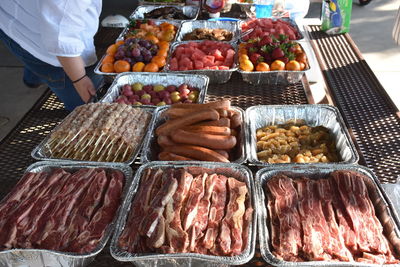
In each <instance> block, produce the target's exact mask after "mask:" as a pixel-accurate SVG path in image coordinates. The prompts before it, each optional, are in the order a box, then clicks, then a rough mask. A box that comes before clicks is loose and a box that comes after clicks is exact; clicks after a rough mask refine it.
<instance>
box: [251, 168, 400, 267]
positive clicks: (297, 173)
mask: <svg viewBox="0 0 400 267" xmlns="http://www.w3.org/2000/svg"><path fill="white" fill-rule="evenodd" d="M336 170H349V171H355V172H358V173H360V174H363V175H365V176H366V178H365V179H364V182H365V184H366V186H367V189H368V193H369V195H370V198H371V201H372V203H373V204H374V207H375V212H376V214H377V217H378V218H379V220H380V222H381V224H382V226H383V229H384V232H385V233H386V234H385V236H386V237H388V239H389V242H390V243H391V244H392V245H393V246H394V248H395V250H397V252H398V253H399V252H400V230H399V227H400V224H399V221H398V220H397V219H396V217H395V216H393V214H394V213H393V212H394V209H393V205H392V203H391V202H390V200H389V199H388V197H387V196H386V194H385V192H384V190H383V189H382V187H381V185H380V183H379V181H378V179H377V178H376V177H375V175H374V173H373V172H372V171H371V170H370V169H368V168H366V167H363V166H360V165H350V164H348V165H337V164H330V165H325V166H319V167H316V168H310V167H308V166H294V165H290V166H286V167H284V166H279V167H271V168H269V167H268V168H263V169H261V170H259V171H258V172H257V174H256V178H255V180H256V181H255V182H256V188H257V189H256V190H257V193H258V199H259V209H258V212H259V213H258V226H259V236H258V237H259V241H260V251H261V255H262V257H263V258H264V260H265V261H266V262H268V263H269V264H271V265H273V266H292V267H294V266H299V267H303V266H317V267H319V266H339V267H350V266H360V267H361V266H363V267H364V266H365V267H367V266H398V265H397V264H384V265H377V264H365V263H359V262H326V261H308V262H288V261H283V260H280V259H278V258H276V257H275V256H274V255H273V254H272V252H271V248H272V246H271V242H270V237H269V236H270V229H269V225H270V224H269V220H270V217H269V215H268V212H267V207H266V196H265V193H264V190H263V189H264V188H265V184H266V182H267V181H268V180H269V179H271V178H272V177H273V176H275V175H277V174H278V173H282V172H284V173H285V174H287V175H288V176H290V177H301V176H306V177H308V178H311V179H321V178H322V177H324V176H326V175H327V174H329V173H331V172H333V171H336ZM321 176H322V177H321Z"/></svg>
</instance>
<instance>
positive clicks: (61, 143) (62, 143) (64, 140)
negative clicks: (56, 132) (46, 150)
mask: <svg viewBox="0 0 400 267" xmlns="http://www.w3.org/2000/svg"><path fill="white" fill-rule="evenodd" d="M68 138H69V135H68V134H67V135H66V136H65V137H64V138H63V139H62V140H60V141H59V142H58V143H57V144H56V146H55V147H54V148H53V149H54V150H56V149H57V147H58V146H59V145H64V142H66V141H67V140H68Z"/></svg>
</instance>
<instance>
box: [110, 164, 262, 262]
mask: <svg viewBox="0 0 400 267" xmlns="http://www.w3.org/2000/svg"><path fill="white" fill-rule="evenodd" d="M188 167H201V168H207V169H208V170H209V171H213V172H216V173H219V174H223V175H226V176H228V177H229V176H230V177H235V178H236V179H238V180H239V181H242V182H245V183H246V185H247V188H248V189H249V196H250V201H251V206H252V207H253V209H254V211H253V221H252V223H251V224H250V225H249V227H250V229H249V239H248V243H247V246H246V249H245V250H244V251H243V253H242V254H241V255H238V256H233V257H225V256H213V255H203V254H197V253H176V254H156V253H147V254H146V253H139V254H133V253H129V252H127V251H122V250H121V249H120V248H119V247H118V238H119V236H120V235H121V233H122V231H123V230H124V228H125V224H126V220H127V216H128V215H129V211H130V207H131V204H132V199H133V197H134V195H135V193H136V191H137V189H138V184H139V182H140V179H141V176H142V174H143V172H144V171H145V170H146V169H154V168H161V169H167V168H188ZM257 204H258V202H257V194H256V193H255V190H254V181H253V176H252V172H251V171H250V170H249V169H248V168H247V167H246V166H243V165H239V164H235V163H218V162H206V163H205V162H198V161H197V162H196V161H193V162H186V163H184V162H179V163H178V162H166V161H161V162H150V163H148V164H145V165H142V166H141V167H140V168H139V169H138V171H137V172H136V174H135V177H134V182H133V183H132V185H131V187H130V189H129V192H128V195H127V197H126V198H125V200H124V203H123V205H122V207H123V208H122V209H121V210H120V213H119V216H118V221H117V224H116V228H115V232H114V235H113V238H112V241H111V245H110V251H111V255H112V256H113V257H114V258H115V259H117V260H118V261H124V262H132V263H134V264H135V265H136V266H197V264H199V265H201V266H209V267H211V266H228V265H239V264H244V263H246V262H248V261H250V260H251V259H252V257H253V256H254V253H255V243H256V230H257V229H256V227H257V226H256V219H257V212H256V210H257V209H258V205H257Z"/></svg>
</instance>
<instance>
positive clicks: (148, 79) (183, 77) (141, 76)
mask: <svg viewBox="0 0 400 267" xmlns="http://www.w3.org/2000/svg"><path fill="white" fill-rule="evenodd" d="M136 82H140V83H142V84H144V85H148V84H153V85H154V84H162V85H165V86H167V85H176V86H179V85H181V84H183V83H187V84H188V85H190V86H193V87H196V88H198V89H199V92H200V93H199V97H198V100H197V103H204V100H205V98H206V94H207V88H208V82H209V79H208V77H207V76H204V75H193V74H172V73H152V72H124V73H121V74H118V75H117V77H116V78H115V80H114V82H113V83H112V84H111V86H110V88H108V90H107V93H106V94H105V95H104V97H102V98H101V99H100V101H99V102H102V103H112V102H114V100H115V99H117V98H118V96H119V95H120V94H121V86H123V85H124V84H133V83H136ZM168 106H170V105H168ZM140 107H149V108H155V107H156V106H152V105H142V106H140Z"/></svg>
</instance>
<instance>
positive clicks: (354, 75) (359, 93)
mask: <svg viewBox="0 0 400 267" xmlns="http://www.w3.org/2000/svg"><path fill="white" fill-rule="evenodd" d="M309 32H310V35H311V39H312V41H313V42H314V44H315V46H314V47H315V48H316V52H317V55H318V56H319V57H318V58H319V59H318V60H319V62H320V65H321V68H322V72H323V75H324V76H325V80H326V82H327V84H328V87H329V89H330V91H331V94H332V95H333V97H334V100H335V101H336V106H337V107H338V108H339V110H340V112H341V113H342V115H343V117H344V118H345V121H346V123H347V126H348V128H349V130H350V131H351V132H352V134H353V137H354V139H355V141H356V142H355V143H356V144H357V145H358V148H359V154H360V157H361V162H360V163H361V164H363V165H366V166H367V167H369V168H372V169H373V170H374V172H375V174H376V175H377V176H378V178H379V180H380V181H381V182H396V179H397V178H398V177H400V113H399V111H398V109H397V108H396V106H395V105H394V104H393V102H392V100H391V99H390V98H389V96H388V95H387V93H386V91H385V90H384V88H383V87H382V85H381V84H380V83H379V81H378V79H377V78H376V76H375V75H374V73H373V72H372V70H371V69H370V67H369V66H368V64H367V62H366V61H365V60H364V59H363V57H362V55H361V53H360V51H358V49H357V47H356V46H355V45H354V43H353V41H352V40H351V38H350V36H349V35H348V34H342V35H334V36H330V35H327V34H325V33H324V32H322V31H320V28H319V27H317V26H312V27H310V30H309Z"/></svg>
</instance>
